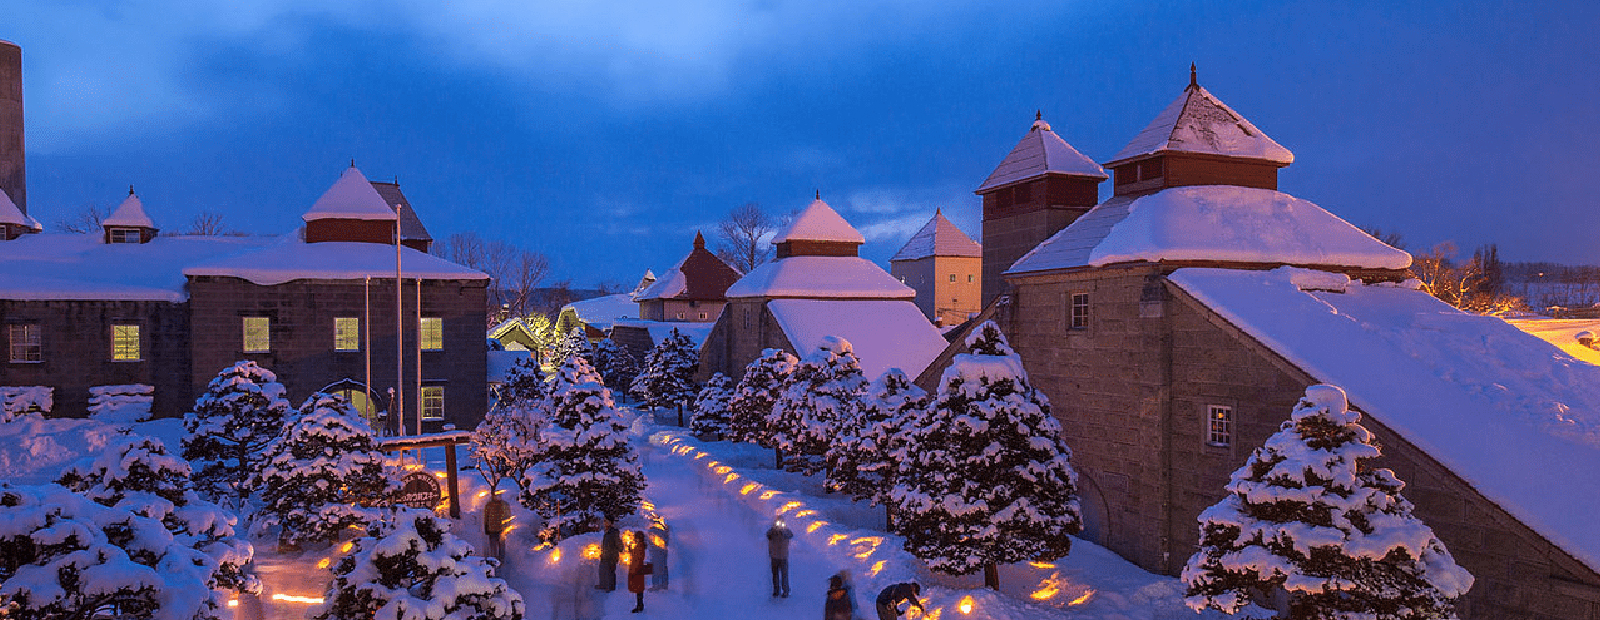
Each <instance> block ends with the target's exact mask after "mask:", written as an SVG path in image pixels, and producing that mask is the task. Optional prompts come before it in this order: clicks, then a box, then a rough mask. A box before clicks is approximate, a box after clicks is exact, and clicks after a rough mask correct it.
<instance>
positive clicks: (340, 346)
mask: <svg viewBox="0 0 1600 620" xmlns="http://www.w3.org/2000/svg"><path fill="white" fill-rule="evenodd" d="M333 350H335V351H360V350H361V319H358V318H355V317H353V316H341V317H335V318H334V319H333Z"/></svg>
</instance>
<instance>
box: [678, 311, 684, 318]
mask: <svg viewBox="0 0 1600 620" xmlns="http://www.w3.org/2000/svg"><path fill="white" fill-rule="evenodd" d="M678 319H679V320H683V313H682V312H679V313H678Z"/></svg>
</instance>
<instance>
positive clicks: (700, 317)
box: [633, 233, 743, 323]
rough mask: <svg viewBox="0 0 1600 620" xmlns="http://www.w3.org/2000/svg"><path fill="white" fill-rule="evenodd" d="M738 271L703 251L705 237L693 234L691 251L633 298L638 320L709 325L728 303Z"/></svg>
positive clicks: (704, 249)
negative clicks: (637, 310) (729, 291)
mask: <svg viewBox="0 0 1600 620" xmlns="http://www.w3.org/2000/svg"><path fill="white" fill-rule="evenodd" d="M740 275H743V274H740V273H739V270H738V269H734V268H733V267H729V266H728V264H727V263H725V262H722V259H720V258H717V255H716V254H712V253H711V252H710V251H708V250H706V238H705V236H704V235H701V234H700V233H695V234H694V248H693V249H691V250H690V251H689V254H688V255H687V256H684V257H683V260H681V261H678V264H676V265H673V266H672V268H671V269H668V270H666V271H664V272H662V273H661V278H660V279H658V280H656V281H655V282H653V283H651V284H650V286H648V287H646V288H645V289H644V290H643V291H640V292H639V293H638V294H637V295H634V296H633V300H634V301H636V302H638V303H639V318H640V319H644V320H646V321H691V322H697V323H711V322H714V321H716V320H717V316H718V315H721V314H722V307H723V306H724V305H726V304H727V303H728V298H727V296H726V293H727V291H728V286H730V285H732V284H733V283H734V282H737V281H738V280H739V276H740Z"/></svg>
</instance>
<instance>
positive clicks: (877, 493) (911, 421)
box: [827, 368, 928, 504]
mask: <svg viewBox="0 0 1600 620" xmlns="http://www.w3.org/2000/svg"><path fill="white" fill-rule="evenodd" d="M927 406H928V393H927V392H924V391H923V390H922V388H919V387H917V386H916V385H914V384H913V383H911V377H908V376H906V373H904V372H901V370H900V369H899V368H890V369H889V370H888V371H886V372H884V373H883V376H880V377H878V379H877V380H876V381H873V382H872V385H870V386H868V387H867V394H866V397H865V398H863V399H862V402H861V409H860V411H859V413H858V414H857V415H856V416H855V417H854V418H853V419H851V420H848V421H841V422H847V425H841V426H840V427H839V428H838V431H837V433H836V436H837V438H836V439H835V440H834V442H833V445H832V446H830V447H829V448H828V454H827V462H828V479H827V485H828V488H829V489H830V490H832V491H834V492H836V493H847V494H849V495H850V496H851V497H852V498H854V499H870V500H872V502H873V503H875V504H881V503H887V493H888V491H889V485H891V484H893V482H894V470H895V463H897V462H898V461H899V460H900V459H901V458H904V455H900V456H894V455H893V454H892V453H891V451H893V450H895V449H897V448H900V447H902V446H903V445H904V444H905V438H904V437H903V435H904V433H905V432H906V431H907V429H910V428H913V427H914V425H915V424H917V420H918V418H919V416H921V415H922V411H923V409H926V408H927Z"/></svg>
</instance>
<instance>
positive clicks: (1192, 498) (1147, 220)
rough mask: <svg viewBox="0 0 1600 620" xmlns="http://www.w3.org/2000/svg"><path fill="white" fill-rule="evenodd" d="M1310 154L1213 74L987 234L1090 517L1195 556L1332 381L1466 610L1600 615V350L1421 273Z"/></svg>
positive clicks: (1164, 560)
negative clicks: (1324, 194)
mask: <svg viewBox="0 0 1600 620" xmlns="http://www.w3.org/2000/svg"><path fill="white" fill-rule="evenodd" d="M1038 129H1039V127H1038V125H1037V123H1036V125H1035V130H1036V131H1037V130H1038ZM1013 154H1015V151H1014V152H1013ZM1292 162H1293V155H1292V154H1291V153H1290V152H1289V151H1288V150H1287V149H1284V148H1283V147H1282V146H1280V145H1278V144H1277V143H1276V142H1273V141H1272V140H1271V139H1270V138H1268V137H1267V136H1266V135H1265V134H1264V133H1263V132H1261V131H1260V130H1259V129H1257V128H1256V127H1254V126H1253V125H1251V124H1250V123H1249V121H1247V120H1245V119H1244V118H1243V117H1242V116H1240V115H1239V114H1238V113H1236V112H1234V111H1233V110H1232V109H1230V108H1228V107H1227V106H1226V105H1224V104H1223V103H1222V102H1221V101H1219V100H1217V99H1216V98H1215V97H1214V96H1212V95H1211V94H1210V93H1209V92H1207V91H1206V90H1205V89H1204V88H1201V87H1200V86H1199V85H1198V84H1197V83H1195V82H1194V81H1193V80H1191V83H1190V85H1189V86H1188V88H1186V89H1185V90H1184V92H1183V94H1182V95H1181V96H1180V97H1179V98H1178V100H1177V101H1175V102H1173V103H1172V105H1171V106H1169V107H1168V108H1167V109H1166V110H1165V111H1163V112H1162V113H1161V114H1160V115H1159V116H1158V117H1157V118H1156V119H1155V120H1154V121H1153V122H1152V123H1151V124H1150V125H1149V126H1148V127H1146V128H1145V130H1144V131H1142V132H1140V133H1139V134H1138V136H1136V137H1135V138H1134V140H1133V141H1132V142H1130V143H1129V144H1128V146H1127V147H1126V148H1124V149H1123V150H1122V151H1121V152H1120V153H1118V154H1117V155H1116V156H1115V157H1113V158H1112V160H1111V161H1110V163H1108V164H1107V167H1109V168H1111V169H1112V170H1113V172H1114V175H1115V182H1114V192H1113V194H1114V195H1113V196H1112V197H1111V198H1109V199H1108V200H1106V201H1105V202H1103V203H1101V204H1099V205H1097V206H1095V207H1094V208H1093V209H1092V210H1089V211H1087V212H1086V213H1083V214H1082V215H1081V216H1077V217H1075V218H1072V219H1071V220H1070V221H1069V223H1068V225H1065V226H1064V228H1061V229H1060V230H1049V228H1051V227H1052V226H1054V224H1053V223H1051V221H1050V219H1049V218H1047V217H1042V218H1036V219H1035V220H1031V221H1032V222H1033V223H1035V224H1037V225H1039V226H1041V229H1039V230H1036V231H1032V232H1029V233H1027V234H1026V235H1024V236H1028V235H1031V236H1038V237H1041V238H1043V239H1044V241H1043V242H1042V243H1040V244H1038V245H1037V246H1036V247H1034V248H1032V249H1030V250H1029V251H1028V252H1027V254H1026V255H1024V256H1022V257H1021V258H1020V259H1017V260H1012V259H1010V258H1009V256H1008V255H1005V253H1004V252H1002V251H999V250H1001V249H1002V248H999V247H991V246H990V245H989V244H988V243H987V242H986V243H985V245H984V252H985V255H984V262H985V271H986V272H988V271H990V270H994V271H996V272H1003V273H1004V274H1005V279H1006V281H1007V282H1008V284H1009V285H1010V286H1011V287H1012V291H1011V292H1010V293H1009V294H1008V295H1006V296H1004V297H1000V298H999V299H998V301H997V303H995V304H992V305H991V306H989V307H987V308H986V309H985V313H986V314H988V315H991V316H993V317H994V318H995V319H996V320H997V322H999V324H1000V325H1001V327H1002V329H1003V330H1004V331H1005V332H1006V334H1007V335H1008V336H1009V337H1010V339H1011V344H1012V346H1014V347H1015V348H1016V350H1017V351H1018V352H1019V353H1020V354H1021V356H1022V358H1023V361H1024V363H1025V364H1026V366H1027V369H1028V371H1029V373H1030V375H1031V376H1032V378H1033V380H1034V382H1035V385H1037V386H1038V387H1039V388H1040V389H1041V390H1043V391H1044V392H1045V393H1046V394H1047V395H1048V396H1049V397H1050V402H1051V404H1052V407H1053V412H1054V414H1055V415H1056V416H1057V417H1058V418H1059V419H1060V420H1061V421H1062V425H1063V432H1064V433H1065V439H1066V441H1067V443H1068V445H1070V446H1071V447H1072V449H1073V461H1074V463H1073V464H1074V467H1076V468H1077V470H1078V472H1079V474H1080V483H1079V488H1080V490H1081V493H1082V501H1083V506H1084V517H1085V522H1086V531H1085V532H1084V534H1083V536H1084V537H1086V538H1088V539H1090V540H1092V541H1094V542H1096V543H1099V544H1101V545H1104V546H1106V547H1108V548H1110V549H1112V550H1114V551H1116V552H1117V553H1119V554H1121V555H1122V556H1123V557H1125V558H1128V559H1129V560H1131V561H1133V562H1134V563H1136V564H1138V565H1139V566H1141V567H1144V568H1146V569H1148V570H1152V571H1156V572H1161V573H1165V574H1177V572H1178V571H1179V570H1180V569H1181V568H1182V566H1183V564H1184V563H1185V561H1186V560H1187V559H1188V557H1189V556H1190V555H1191V554H1192V553H1193V552H1194V551H1195V549H1196V546H1197V539H1198V526H1197V517H1198V515H1199V513H1200V512H1201V511H1202V510H1203V509H1205V508H1206V507H1208V506H1210V505H1212V504H1214V503H1215V502H1217V501H1218V500H1220V499H1221V498H1222V497H1223V495H1224V493H1225V491H1224V486H1225V485H1226V483H1227V482H1228V480H1229V475H1230V474H1231V473H1232V472H1233V471H1234V470H1235V469H1237V468H1238V467H1239V466H1240V465H1242V464H1243V463H1244V462H1245V460H1246V458H1247V457H1248V456H1249V453H1250V451H1251V450H1252V449H1253V448H1254V447H1256V446H1259V445H1261V444H1262V443H1263V442H1264V441H1265V440H1266V438H1267V437H1268V436H1269V435H1270V434H1271V433H1273V432H1274V431H1276V430H1277V428H1278V426H1279V424H1280V423H1282V422H1283V421H1285V420H1287V419H1288V413H1289V411H1290V409H1291V408H1292V407H1293V406H1294V404H1295V402H1296V400H1297V399H1298V398H1299V397H1300V396H1301V394H1302V393H1303V392H1304V389H1305V388H1306V387H1307V386H1309V385H1313V384H1318V383H1329V384H1334V385H1339V386H1341V387H1343V388H1344V389H1345V390H1346V391H1347V392H1348V394H1349V397H1350V403H1351V405H1352V407H1353V408H1355V409H1358V410H1360V411H1361V412H1362V413H1363V415H1364V419H1363V424H1364V425H1365V426H1367V428H1369V429H1371V430H1372V431H1373V432H1374V433H1375V435H1376V437H1377V441H1378V443H1379V444H1381V446H1382V448H1383V452H1384V454H1383V456H1382V457H1381V458H1380V459H1377V461H1376V462H1375V463H1374V466H1377V467H1388V468H1391V469H1393V470H1394V471H1395V473H1396V474H1397V475H1398V476H1399V477H1400V478H1401V479H1402V480H1404V481H1406V482H1407V487H1406V490H1405V494H1406V495H1407V497H1409V498H1410V499H1411V500H1412V501H1413V502H1414V503H1415V505H1416V513H1417V515H1418V516H1420V517H1421V518H1422V519H1423V520H1424V521H1425V522H1427V523H1428V524H1429V525H1430V526H1432V527H1433V529H1434V531H1435V532H1436V533H1437V534H1438V535H1439V537H1440V538H1441V539H1442V540H1443V541H1444V542H1445V544H1446V545H1447V546H1448V547H1449V549H1450V551H1451V552H1452V553H1453V554H1454V556H1455V558H1456V560H1457V561H1458V562H1459V563H1460V564H1461V565H1462V566H1463V567H1465V568H1466V569H1467V570H1468V571H1470V572H1471V573H1472V574H1473V575H1474V576H1475V577H1476V578H1477V583H1476V585H1475V586H1474V587H1473V589H1472V590H1471V592H1469V594H1468V595H1467V596H1466V597H1465V599H1464V600H1463V601H1462V605H1461V607H1460V608H1459V611H1460V612H1461V614H1462V616H1463V617H1465V618H1570V619H1588V620H1594V619H1596V618H1600V573H1597V571H1596V569H1597V568H1600V534H1597V533H1596V529H1595V528H1594V527H1593V526H1592V524H1591V523H1588V522H1587V521H1589V520H1590V519H1589V517H1590V516H1592V515H1594V514H1600V446H1597V442H1596V441H1595V440H1594V439H1593V437H1595V436H1596V435H1595V433H1594V431H1593V429H1595V428H1597V427H1600V388H1597V387H1596V386H1600V369H1597V368H1595V367H1592V366H1588V365H1586V364H1581V363H1577V362H1576V361H1575V360H1572V359H1571V358H1569V357H1567V356H1566V355H1565V354H1562V353H1560V352H1559V351H1557V350H1555V349H1554V348H1552V347H1550V346H1549V345H1548V344H1546V343H1544V342H1542V341H1539V340H1537V339H1536V338H1533V337H1531V336H1527V335H1525V334H1522V333H1521V332H1519V331H1517V330H1516V329H1515V328H1512V327H1510V326H1508V325H1506V324H1504V322H1502V321H1500V320H1499V319H1496V318H1493V317H1480V316H1475V315H1469V314H1465V313H1461V312H1459V311H1456V310H1455V309H1453V308H1450V307H1449V306H1446V305H1445V304H1443V303H1441V302H1438V301H1437V300H1435V299H1433V298H1432V297H1431V296H1429V295H1427V294H1426V293H1424V292H1422V291H1420V290H1416V288H1415V286H1414V285H1412V284H1408V283H1406V282H1405V281H1406V279H1407V277H1408V272H1407V271H1406V267H1407V266H1408V264H1409V261H1410V257H1409V256H1408V255H1406V254H1405V253H1404V252H1401V251H1399V250H1396V249H1393V248H1390V247H1388V246H1386V245H1384V244H1382V243H1381V242H1379V241H1377V240H1375V239H1372V238H1371V237H1370V236H1368V235H1366V234H1365V233H1363V232H1361V231H1360V230H1358V229H1356V228H1355V227H1353V226H1351V225H1350V224H1348V223H1345V222H1344V221H1343V220H1340V219H1339V218H1337V217H1335V216H1334V215H1332V214H1330V213H1328V212H1327V211H1325V210H1323V209H1322V208H1320V207H1318V206H1317V205H1314V204H1312V203H1310V202H1307V201H1304V200H1301V199H1298V198H1295V197H1293V196H1290V195H1288V194H1284V193H1281V192H1278V191H1276V188H1277V170H1278V169H1280V168H1282V167H1284V166H1287V165H1289V164H1290V163H1292ZM991 178H992V177H991ZM1047 178H1048V177H1047ZM1080 178H1089V177H1087V176H1081V177H1080ZM987 185H988V183H986V186H987ZM980 193H982V192H980ZM989 204H990V198H989V195H985V207H986V209H985V227H986V230H985V240H986V241H987V240H988V239H989V238H991V237H990V234H989V231H988V230H987V227H988V225H989V222H990V221H992V218H990V217H989V209H988V208H987V207H988V206H989ZM1002 224H1003V225H1004V226H1005V227H1006V228H1007V231H1006V232H1007V234H1011V233H1014V232H1016V231H1015V230H1014V229H1015V224H1016V221H1015V220H1012V221H1006V222H1002ZM951 353H952V351H947V352H946V353H945V354H944V355H943V356H942V358H947V357H948V356H949V355H950V354H951ZM939 365H940V364H938V363H935V365H934V366H935V367H937V366H939ZM933 372H934V370H932V369H930V370H929V371H928V372H926V373H924V374H923V376H922V377H921V378H920V379H919V383H926V382H929V381H930V378H929V377H930V374H931V373H933Z"/></svg>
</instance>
